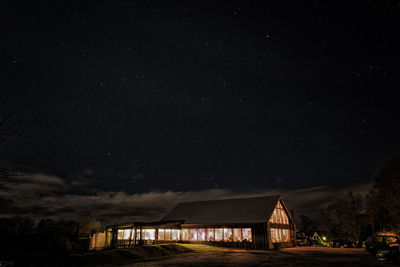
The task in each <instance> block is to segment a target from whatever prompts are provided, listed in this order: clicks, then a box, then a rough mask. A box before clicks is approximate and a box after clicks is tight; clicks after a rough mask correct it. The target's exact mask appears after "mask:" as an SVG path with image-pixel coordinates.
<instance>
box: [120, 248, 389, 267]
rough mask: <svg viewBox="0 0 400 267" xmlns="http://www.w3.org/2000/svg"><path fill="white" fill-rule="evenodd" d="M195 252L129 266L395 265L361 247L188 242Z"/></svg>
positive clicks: (126, 266)
mask: <svg viewBox="0 0 400 267" xmlns="http://www.w3.org/2000/svg"><path fill="white" fill-rule="evenodd" d="M185 246H187V247H188V248H191V249H193V250H194V251H195V252H193V253H186V254H181V255H179V256H175V257H172V258H167V259H162V260H156V261H148V262H141V263H134V264H128V265H124V267H128V266H296V267H302V266H324V267H326V266H392V265H391V264H388V263H383V262H379V261H378V260H377V259H376V258H375V257H374V256H372V255H371V254H369V253H368V252H367V251H365V250H364V249H361V248H319V247H301V248H287V249H282V250H279V251H275V250H273V251H271V250H270V251H260V250H235V249H218V248H213V247H207V246H193V245H185Z"/></svg>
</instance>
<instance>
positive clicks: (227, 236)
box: [224, 228, 233, 242]
mask: <svg viewBox="0 0 400 267" xmlns="http://www.w3.org/2000/svg"><path fill="white" fill-rule="evenodd" d="M224 241H225V242H232V241H233V236H232V229H231V228H224Z"/></svg>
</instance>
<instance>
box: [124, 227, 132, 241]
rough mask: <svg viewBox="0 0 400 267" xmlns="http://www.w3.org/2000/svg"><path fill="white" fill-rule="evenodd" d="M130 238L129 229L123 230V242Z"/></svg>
mask: <svg viewBox="0 0 400 267" xmlns="http://www.w3.org/2000/svg"><path fill="white" fill-rule="evenodd" d="M130 236H131V229H125V230H124V240H129V238H130Z"/></svg>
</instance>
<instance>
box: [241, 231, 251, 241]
mask: <svg viewBox="0 0 400 267" xmlns="http://www.w3.org/2000/svg"><path fill="white" fill-rule="evenodd" d="M242 235H243V241H247V242H252V238H251V228H243V229H242Z"/></svg>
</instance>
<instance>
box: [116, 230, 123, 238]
mask: <svg viewBox="0 0 400 267" xmlns="http://www.w3.org/2000/svg"><path fill="white" fill-rule="evenodd" d="M117 238H118V240H123V239H124V230H122V229H120V230H118V235H117Z"/></svg>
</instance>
